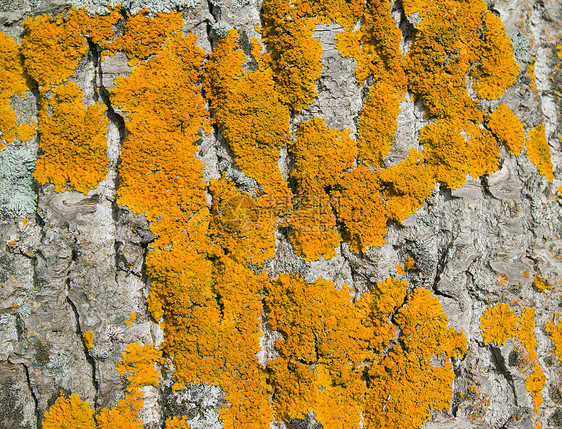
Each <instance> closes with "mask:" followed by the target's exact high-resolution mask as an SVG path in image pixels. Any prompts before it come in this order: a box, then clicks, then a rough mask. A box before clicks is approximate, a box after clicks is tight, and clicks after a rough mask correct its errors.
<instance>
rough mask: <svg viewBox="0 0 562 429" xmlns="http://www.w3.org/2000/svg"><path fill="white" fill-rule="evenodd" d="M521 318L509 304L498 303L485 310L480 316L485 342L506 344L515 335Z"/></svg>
mask: <svg viewBox="0 0 562 429" xmlns="http://www.w3.org/2000/svg"><path fill="white" fill-rule="evenodd" d="M518 322H519V318H518V317H517V315H516V314H515V312H514V311H513V310H511V309H510V308H509V304H496V305H495V306H493V307H489V308H487V309H486V311H484V314H482V317H481V318H480V329H481V330H482V338H483V339H484V342H485V343H494V344H497V345H504V344H505V342H506V340H508V339H510V338H512V337H513V336H514V335H515V332H516V328H517V324H518Z"/></svg>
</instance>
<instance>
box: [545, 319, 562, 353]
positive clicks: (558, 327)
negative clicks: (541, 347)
mask: <svg viewBox="0 0 562 429" xmlns="http://www.w3.org/2000/svg"><path fill="white" fill-rule="evenodd" d="M545 331H546V333H547V334H548V335H549V336H550V339H551V340H552V343H553V344H554V354H555V355H556V356H558V358H559V359H560V363H562V323H561V322H558V323H554V321H552V320H550V321H548V323H547V324H546V329H545Z"/></svg>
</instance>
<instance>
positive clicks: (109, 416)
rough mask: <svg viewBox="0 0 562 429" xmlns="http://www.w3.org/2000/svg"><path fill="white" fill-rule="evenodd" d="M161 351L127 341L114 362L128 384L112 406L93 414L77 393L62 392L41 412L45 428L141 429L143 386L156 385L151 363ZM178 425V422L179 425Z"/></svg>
mask: <svg viewBox="0 0 562 429" xmlns="http://www.w3.org/2000/svg"><path fill="white" fill-rule="evenodd" d="M160 356H161V352H160V351H159V350H157V349H155V348H154V346H153V345H145V346H141V345H140V344H129V345H128V346H127V348H126V350H125V351H124V352H123V359H122V361H120V362H117V369H118V370H119V372H120V373H121V375H125V376H127V380H128V381H129V386H128V387H127V393H126V396H125V398H124V399H120V400H118V401H117V405H116V406H115V407H113V408H102V409H101V410H100V412H99V413H98V414H97V415H95V416H94V410H93V409H91V408H90V406H89V403H88V402H85V401H82V400H81V399H80V397H79V396H78V395H77V394H72V395H70V396H69V397H68V398H65V397H64V396H63V395H62V392H61V396H59V397H58V398H57V400H56V401H55V403H54V404H53V405H52V406H51V407H50V408H49V410H47V412H46V413H45V416H44V421H43V428H45V429H142V427H143V426H142V423H143V421H142V419H139V418H138V412H139V411H140V409H141V408H142V406H143V396H144V392H143V391H142V390H141V388H142V387H144V386H149V385H150V386H157V385H158V379H159V377H160V373H159V372H158V371H157V370H156V369H155V367H154V364H155V362H157V361H158V360H159V359H160ZM179 427H181V426H179Z"/></svg>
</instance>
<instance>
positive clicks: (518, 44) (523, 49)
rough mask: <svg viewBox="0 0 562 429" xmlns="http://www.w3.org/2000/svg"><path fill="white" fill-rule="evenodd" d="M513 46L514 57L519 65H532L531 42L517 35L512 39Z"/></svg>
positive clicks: (521, 35) (519, 34)
mask: <svg viewBox="0 0 562 429" xmlns="http://www.w3.org/2000/svg"><path fill="white" fill-rule="evenodd" d="M511 43H512V44H513V56H514V57H515V61H517V62H518V63H530V62H531V60H532V59H533V56H532V55H531V45H530V44H529V40H528V39H527V38H526V37H525V36H524V35H523V34H521V33H515V34H514V35H513V36H512V37H511Z"/></svg>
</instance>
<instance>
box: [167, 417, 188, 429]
mask: <svg viewBox="0 0 562 429" xmlns="http://www.w3.org/2000/svg"><path fill="white" fill-rule="evenodd" d="M164 429H189V422H188V421H187V417H185V416H175V417H168V418H167V419H166V422H165V423H164Z"/></svg>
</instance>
